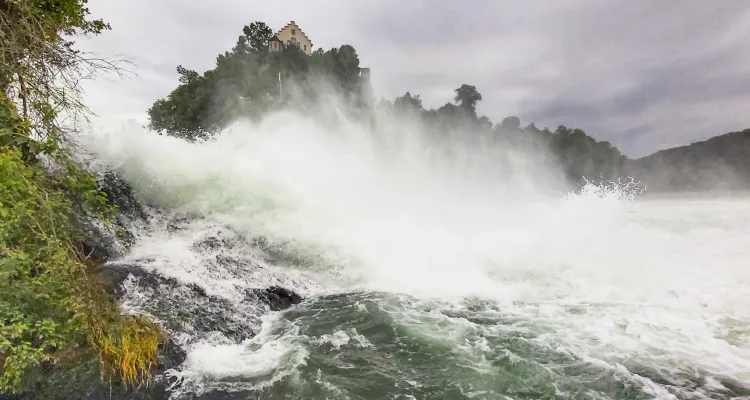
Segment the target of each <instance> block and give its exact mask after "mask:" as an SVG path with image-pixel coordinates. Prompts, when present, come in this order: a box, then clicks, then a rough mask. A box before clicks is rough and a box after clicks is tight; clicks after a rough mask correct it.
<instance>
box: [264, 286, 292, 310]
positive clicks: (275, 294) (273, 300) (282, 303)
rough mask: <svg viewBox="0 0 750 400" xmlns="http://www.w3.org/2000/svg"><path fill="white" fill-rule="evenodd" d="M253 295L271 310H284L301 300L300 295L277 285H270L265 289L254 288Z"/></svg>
mask: <svg viewBox="0 0 750 400" xmlns="http://www.w3.org/2000/svg"><path fill="white" fill-rule="evenodd" d="M253 295H254V296H256V297H257V299H258V300H259V301H261V302H263V303H265V304H266V305H268V307H269V308H270V309H271V310H273V311H280V310H286V309H287V308H289V307H291V306H293V305H295V304H299V303H300V302H302V297H301V296H300V295H298V294H297V293H294V292H293V291H291V290H289V289H285V288H282V287H278V286H271V287H270V288H267V289H255V290H254V291H253Z"/></svg>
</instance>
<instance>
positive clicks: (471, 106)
mask: <svg viewBox="0 0 750 400" xmlns="http://www.w3.org/2000/svg"><path fill="white" fill-rule="evenodd" d="M454 92H456V97H455V98H454V100H455V101H456V103H458V104H459V105H460V106H461V108H463V109H465V110H466V111H468V112H470V113H472V114H474V115H476V112H477V103H478V102H479V101H480V100H482V95H481V94H479V92H478V91H477V88H476V87H475V86H472V85H466V84H464V85H461V87H459V88H458V89H456V90H454Z"/></svg>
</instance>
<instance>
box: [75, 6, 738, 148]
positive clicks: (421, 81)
mask: <svg viewBox="0 0 750 400" xmlns="http://www.w3.org/2000/svg"><path fill="white" fill-rule="evenodd" d="M90 8H91V9H92V11H93V12H94V13H95V14H97V15H101V16H102V17H103V18H105V19H107V20H108V21H110V22H111V23H112V25H113V29H114V30H113V31H112V32H108V33H106V34H105V35H102V36H101V37H100V38H97V39H95V40H93V41H90V42H88V43H87V44H86V45H87V46H89V47H90V48H91V49H96V50H99V51H102V52H113V51H115V52H117V53H125V54H128V55H130V56H131V57H133V59H134V61H136V62H137V63H138V64H139V69H138V72H139V74H140V75H141V80H140V81H139V82H138V84H136V83H135V82H129V83H126V84H122V85H118V84H110V83H106V84H105V83H101V84H97V85H96V87H98V88H100V89H102V90H103V92H105V93H103V94H99V95H98V97H97V99H99V98H102V99H103V98H104V97H105V95H110V96H118V95H126V96H131V97H133V100H128V101H125V100H123V99H120V100H114V101H112V103H113V104H119V105H120V106H119V107H118V108H116V109H114V110H110V111H111V114H112V115H115V116H117V115H128V116H132V115H135V114H137V113H141V114H142V113H143V112H145V110H146V109H147V108H148V106H150V104H151V103H152V102H153V101H154V100H156V98H158V97H161V96H164V95H165V94H167V93H168V92H169V91H170V90H171V89H172V88H174V86H175V85H176V73H175V71H174V67H175V66H176V65H178V64H183V65H185V66H186V67H188V68H193V69H196V70H199V71H202V70H205V69H208V68H211V67H212V66H213V63H214V61H215V57H216V55H217V54H218V53H220V52H223V51H225V50H228V49H229V48H231V46H232V45H233V44H234V42H235V41H236V38H237V36H238V35H239V34H240V32H241V28H242V26H243V25H244V24H247V23H249V22H252V21H254V20H263V21H266V22H267V23H269V25H271V26H272V27H275V28H278V27H280V26H281V25H283V24H285V23H286V22H288V20H292V19H293V20H295V21H297V22H298V23H299V24H300V26H301V27H302V29H304V30H305V32H306V33H307V34H308V35H309V36H310V37H311V39H312V40H313V43H314V44H315V46H316V47H323V48H330V47H337V46H339V45H341V44H351V45H353V46H354V47H355V48H356V49H357V51H358V53H359V55H360V59H361V61H362V64H363V65H367V66H369V67H371V68H372V72H373V76H372V80H373V85H374V89H375V91H376V94H377V95H379V96H382V97H385V98H393V97H395V96H398V95H401V94H403V93H404V92H406V91H410V92H411V93H413V94H419V95H421V96H422V98H423V100H424V104H425V105H426V106H428V107H439V106H440V105H442V104H443V103H445V102H447V101H451V100H452V97H453V93H452V90H453V88H456V87H458V86H460V85H461V84H462V83H469V84H474V85H476V86H477V87H478V88H479V90H480V92H481V93H482V94H483V96H484V101H483V102H482V103H481V104H480V106H479V107H480V110H479V111H480V112H481V113H484V114H486V115H488V116H489V117H490V118H492V119H493V120H494V121H500V120H501V119H502V118H503V117H505V116H508V115H517V116H519V117H521V118H522V120H523V121H524V123H529V122H532V121H534V122H536V123H537V126H549V127H550V128H551V129H554V128H555V127H556V126H557V125H559V124H564V125H567V126H571V127H580V128H583V129H585V130H586V131H587V132H589V133H590V134H591V135H593V136H594V137H596V138H598V139H601V140H609V141H611V142H612V143H613V144H615V145H617V146H618V147H620V148H621V149H622V150H624V151H625V152H626V153H627V154H629V155H633V156H638V155H643V154H645V153H648V152H651V151H654V150H657V149H659V148H662V147H665V146H674V145H680V144H686V143H687V142H690V141H695V140H701V139H704V138H707V137H709V136H712V135H716V134H720V133H724V132H727V131H730V130H737V129H742V128H744V127H747V126H749V125H750V114H748V113H746V112H744V110H743V107H742V104H747V102H748V101H750V81H748V78H746V76H747V74H746V64H747V57H748V55H749V54H750V41H748V40H747V37H748V36H750V5H748V4H747V3H746V2H745V1H743V0H721V1H711V2H709V1H704V0H686V1H675V0H665V1H659V2H652V1H646V0H644V1H595V0H571V1H565V2H561V1H556V0H540V1H534V2H527V1H522V0H512V1H497V0H476V1H471V2H459V1H449V0H413V1H409V2H401V1H396V0H379V1H376V0H362V1H358V2H351V1H344V0H326V1H316V2H308V1H292V0H290V1H286V2H270V1H247V0H223V1H216V2H214V3H212V4H211V5H210V6H209V5H207V3H205V2H204V1H198V0H183V1H177V0H170V1H167V0H163V1H147V0H134V1H131V2H127V4H125V3H122V2H110V1H105V0H92V1H91V7H90ZM105 103H106V102H105ZM135 104H141V106H140V109H138V107H136V106H135ZM104 108H106V107H104ZM104 108H103V110H104ZM102 114H106V112H104V113H102Z"/></svg>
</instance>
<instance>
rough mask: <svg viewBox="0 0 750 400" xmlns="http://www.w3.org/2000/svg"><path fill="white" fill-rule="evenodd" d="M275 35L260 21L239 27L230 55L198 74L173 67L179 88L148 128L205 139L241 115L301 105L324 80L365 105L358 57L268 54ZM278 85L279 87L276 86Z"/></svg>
mask: <svg viewBox="0 0 750 400" xmlns="http://www.w3.org/2000/svg"><path fill="white" fill-rule="evenodd" d="M272 36H273V34H272V31H271V29H270V28H269V27H268V26H267V25H266V24H265V23H263V22H254V23H252V24H250V25H248V26H245V27H244V29H243V35H242V36H240V37H239V38H238V40H237V44H236V45H235V46H234V47H233V48H232V50H231V51H228V52H225V53H223V54H220V55H218V56H217V58H216V66H215V67H214V68H213V69H211V70H208V71H206V72H205V73H204V74H202V75H200V74H198V73H197V72H195V71H192V70H187V69H185V68H184V67H182V66H178V67H177V72H178V74H179V82H180V84H179V86H178V87H177V88H175V89H174V90H173V91H172V92H171V93H170V94H169V95H167V96H166V97H165V98H163V99H159V100H157V101H156V102H154V104H153V105H152V106H151V107H150V108H149V110H148V114H149V127H150V128H151V129H153V130H154V131H156V132H159V133H162V134H168V135H172V136H177V137H182V138H185V139H190V140H194V139H205V138H208V137H210V136H211V135H212V134H214V133H216V132H217V131H219V130H221V129H222V128H224V127H226V126H227V125H228V124H229V123H231V122H232V121H233V120H234V119H236V118H239V117H246V118H251V119H252V118H256V117H259V116H261V115H263V114H265V113H267V112H268V111H270V110H273V109H278V108H280V107H297V108H302V109H304V108H305V107H308V106H310V105H311V104H315V102H316V100H317V99H318V96H319V92H320V90H319V88H318V87H316V84H318V83H320V82H326V83H329V84H330V85H331V87H333V88H334V89H335V90H336V91H338V92H339V94H342V95H343V96H344V97H345V98H347V100H351V103H353V104H360V105H361V104H365V103H366V102H367V99H366V98H365V94H364V93H365V91H364V86H363V84H365V83H366V82H363V81H362V80H361V79H360V68H359V57H358V55H357V52H356V50H355V49H354V48H353V47H352V46H349V45H344V46H341V47H339V48H333V49H330V50H328V51H323V50H320V49H319V50H316V51H315V52H312V54H311V55H309V56H308V55H306V54H305V53H304V52H303V51H302V50H301V49H300V48H299V46H296V45H288V46H282V48H281V49H280V51H275V52H269V51H268V48H267V46H268V40H269V39H270V38H271V37H272ZM280 81H281V83H280Z"/></svg>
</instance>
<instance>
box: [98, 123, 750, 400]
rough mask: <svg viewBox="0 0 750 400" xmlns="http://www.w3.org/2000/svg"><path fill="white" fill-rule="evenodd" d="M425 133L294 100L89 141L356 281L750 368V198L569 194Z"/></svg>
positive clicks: (181, 194)
mask: <svg viewBox="0 0 750 400" xmlns="http://www.w3.org/2000/svg"><path fill="white" fill-rule="evenodd" d="M389 126H395V125H394V124H391V125H389ZM466 134H467V135H469V134H471V132H467V133H466ZM420 135H421V134H420V132H419V131H417V130H413V129H410V128H403V129H401V130H386V131H378V132H376V134H375V135H373V134H371V132H369V131H368V130H367V129H365V128H364V127H363V126H360V125H358V124H356V123H350V122H346V123H344V124H342V125H338V126H334V127H333V128H332V127H331V126H329V125H327V126H325V127H324V126H323V125H320V124H317V123H316V122H315V121H313V120H310V119H305V118H302V117H299V116H295V115H290V114H281V115H276V116H273V117H271V118H269V119H267V120H266V121H265V122H263V123H262V124H260V125H257V126H256V125H250V124H247V123H239V124H237V125H236V126H234V127H232V129H230V130H228V131H227V132H225V133H224V134H223V135H221V136H220V137H218V138H217V140H215V141H212V142H208V143H203V144H191V143H187V142H184V141H181V140H178V139H175V138H171V137H166V136H157V135H154V134H150V133H146V132H143V131H137V130H136V131H132V130H131V131H127V132H120V133H113V134H107V135H102V136H100V137H96V138H92V140H90V142H89V147H90V148H91V149H92V150H93V151H94V152H95V153H97V154H98V155H99V157H100V160H101V161H102V162H103V163H105V164H108V165H110V166H114V167H116V168H119V169H120V172H121V174H122V176H123V177H124V178H125V179H127V180H128V181H129V182H130V183H132V184H133V185H134V187H135V190H136V192H137V193H138V194H139V196H142V197H143V198H145V199H148V201H150V202H152V203H153V204H156V205H158V206H163V207H167V208H170V209H172V210H179V211H189V212H197V213H202V214H204V215H206V216H207V218H209V219H210V220H212V221H214V222H216V223H220V224H228V225H230V226H232V227H234V228H236V229H238V230H240V231H242V232H246V233H248V234H252V235H263V236H265V237H268V238H269V239H271V240H277V241H290V242H291V243H292V244H293V245H294V246H296V247H297V250H296V251H297V252H299V253H300V254H312V255H316V256H320V257H322V259H323V260H324V261H322V262H321V263H319V264H320V265H322V266H324V267H325V268H327V269H328V272H329V273H330V275H331V279H333V280H334V281H335V282H337V283H338V284H340V285H341V287H347V286H348V287H364V288H369V289H377V290H386V291H391V292H402V293H408V294H412V295H416V296H419V297H437V298H443V299H447V298H450V297H463V296H466V295H478V296H482V297H485V298H492V299H495V300H497V301H500V302H501V303H503V304H504V307H505V308H504V309H505V311H506V312H508V313H515V314H517V315H520V316H524V317H526V318H529V319H530V320H535V321H538V323H539V324H541V325H544V326H549V327H553V328H554V333H552V334H550V335H548V336H546V337H545V338H546V339H545V340H549V341H550V343H556V344H558V345H562V346H564V347H565V348H566V349H568V351H570V352H571V353H573V354H577V355H579V356H581V357H584V356H585V357H592V358H596V359H599V358H601V359H608V360H616V359H617V358H618V357H622V356H624V355H631V356H635V355H637V356H638V357H642V358H643V359H644V360H651V361H649V362H652V363H664V362H679V363H683V364H686V365H695V366H699V367H700V368H705V369H707V370H709V371H712V372H713V373H715V374H723V375H727V376H732V377H734V378H736V379H739V380H740V381H744V382H750V379H748V374H749V373H750V349H749V348H748V347H747V341H743V340H735V341H734V343H737V344H730V343H728V342H727V341H726V340H725V339H724V338H723V336H722V334H723V333H724V332H725V331H726V327H725V324H726V323H727V322H726V321H729V320H732V321H740V322H741V323H745V324H747V323H750V308H748V307H747V306H746V304H747V299H748V298H750V268H748V266H749V265H750V264H748V260H750V229H748V226H750V200H748V199H747V198H731V197H726V198H723V199H718V198H715V199H712V198H708V199H697V200H695V199H693V200H690V199H684V198H666V199H658V198H657V199H636V200H633V199H632V196H631V195H630V193H629V192H622V191H619V192H618V190H611V189H610V190H603V191H602V190H598V189H597V187H596V186H588V187H587V189H586V190H584V191H583V192H582V193H579V194H575V195H571V196H567V197H565V196H561V195H560V194H561V192H560V188H561V186H560V185H559V182H560V181H559V177H560V176H559V174H558V173H557V171H553V170H549V169H547V168H546V167H543V166H542V165H535V164H534V163H533V162H531V161H530V160H532V158H531V157H527V156H526V155H524V154H520V153H512V152H510V154H508V152H505V151H504V150H502V149H487V148H485V149H474V150H472V151H474V152H471V151H469V150H466V148H464V147H461V146H458V145H457V146H456V148H455V149H454V154H453V156H452V157H442V156H441V155H440V154H438V153H437V152H436V151H435V150H434V149H433V148H431V147H429V146H427V145H425V144H424V143H425V142H424V141H423V140H421V136H420ZM374 137H376V138H379V139H378V140H376V139H374ZM379 143H380V144H379ZM382 143H395V145H394V146H393V147H391V146H390V145H388V144H386V145H384V144H382ZM170 240H171V241H170ZM185 245H186V243H184V242H181V241H180V239H159V238H155V240H154V243H151V244H143V243H142V244H141V245H140V247H139V248H138V250H136V252H137V253H139V254H142V255H145V254H153V253H160V252H161V253H169V257H170V258H172V259H179V258H180V257H185V258H186V260H185V263H179V262H178V263H177V264H175V265H178V264H179V265H183V264H184V265H188V264H189V262H188V261H189V260H187V258H189V257H192V256H191V255H190V254H188V253H184V248H185ZM180 254H182V255H180ZM162 272H164V273H165V274H173V275H174V276H180V274H181V273H182V272H184V270H183V271H182V272H180V271H168V270H163V271H162ZM183 278H184V279H197V280H198V281H199V282H202V284H204V285H207V286H209V287H210V288H212V289H213V290H216V291H217V292H225V293H226V292H227V290H229V289H228V288H227V287H225V286H222V285H225V284H227V282H225V281H224V282H218V281H216V279H215V277H212V276H210V275H195V274H193V275H191V276H190V277H183ZM212 279H214V281H213V283H210V282H212ZM207 282H209V283H207ZM570 308H578V309H580V310H582V311H581V312H579V313H571V312H569V309H570ZM498 329H501V328H498ZM743 343H744V344H743ZM214 351H215V352H216V354H225V355H226V356H225V357H220V358H221V359H222V360H224V361H221V362H220V363H219V364H213V361H211V360H209V358H210V357H209V355H211V354H213V352H214ZM264 351H265V350H264ZM224 352H225V353H224ZM267 352H269V353H273V354H275V355H278V354H281V353H283V351H282V349H278V348H275V347H273V346H270V347H268V349H267ZM230 353H231V354H234V357H236V359H235V360H230V358H231V357H230V356H229V354H230ZM258 354H259V353H257V351H256V352H250V353H246V352H244V350H242V349H241V348H239V347H236V346H229V347H207V348H206V349H205V351H204V350H201V349H200V348H196V349H195V350H194V353H191V357H193V358H192V360H193V364H191V365H195V366H196V368H199V369H200V368H203V370H202V371H203V372H204V373H206V374H210V373H215V374H218V375H225V374H227V373H229V372H230V371H239V372H241V373H246V374H250V375H252V374H254V373H255V372H254V371H255V369H254V368H256V367H257V368H260V369H267V368H266V367H269V365H266V364H265V362H266V361H263V360H260V359H258V358H257V357H259V356H258ZM665 354H666V355H668V356H666V355H665ZM274 357H275V356H274ZM274 357H270V358H271V359H273V358H274ZM665 360H667V361H665ZM235 361H236V362H235ZM255 362H257V363H259V364H256V365H255V366H247V367H245V366H244V365H245V363H249V364H252V363H255ZM201 363H203V364H201ZM199 365H203V366H202V367H199ZM243 368H249V369H247V370H243ZM654 395H655V396H666V395H664V394H663V393H661V392H658V391H654ZM667 397H668V396H667Z"/></svg>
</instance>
